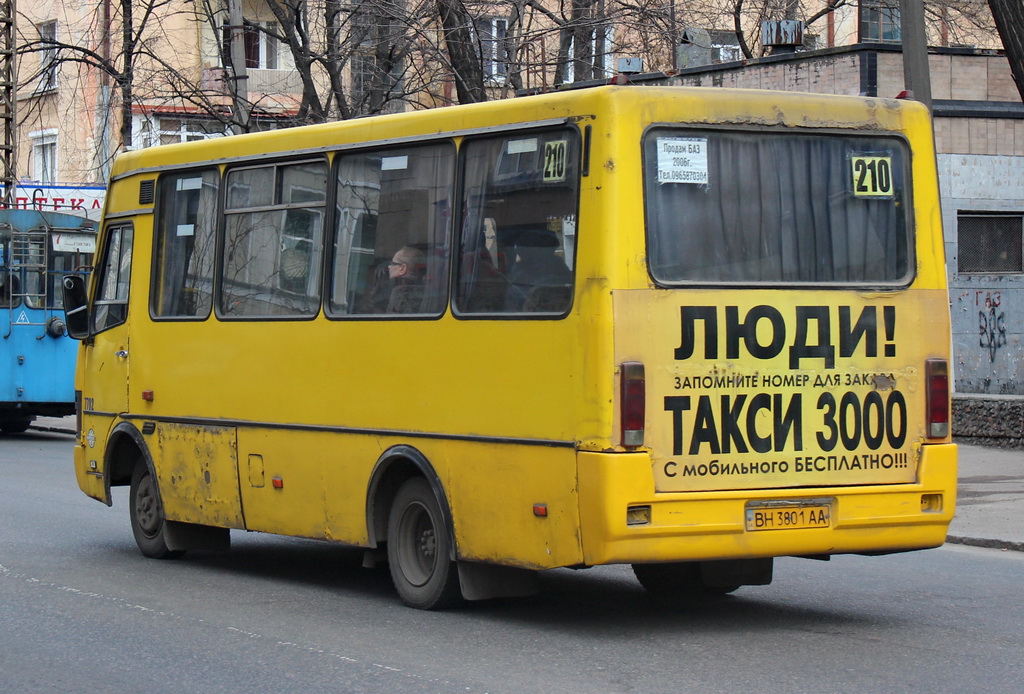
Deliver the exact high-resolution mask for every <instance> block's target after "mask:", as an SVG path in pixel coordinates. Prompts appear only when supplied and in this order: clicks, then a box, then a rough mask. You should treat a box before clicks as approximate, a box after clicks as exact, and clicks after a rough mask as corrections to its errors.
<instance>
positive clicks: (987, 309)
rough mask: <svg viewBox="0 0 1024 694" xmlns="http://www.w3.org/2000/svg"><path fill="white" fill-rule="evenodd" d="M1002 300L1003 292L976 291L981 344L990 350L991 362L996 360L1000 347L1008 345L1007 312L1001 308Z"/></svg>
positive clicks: (975, 300) (975, 301) (975, 297)
mask: <svg viewBox="0 0 1024 694" xmlns="http://www.w3.org/2000/svg"><path fill="white" fill-rule="evenodd" d="M1002 302H1003V297H1002V292H991V291H976V292H974V304H975V305H976V306H977V307H978V334H979V336H980V338H979V344H980V346H981V347H982V349H987V350H988V358H989V361H990V362H994V361H995V360H996V353H997V352H999V348H1000V347H1004V346H1005V345H1006V314H1005V313H1004V312H1003V311H1002V310H1001V309H1000V305H1001V304H1002Z"/></svg>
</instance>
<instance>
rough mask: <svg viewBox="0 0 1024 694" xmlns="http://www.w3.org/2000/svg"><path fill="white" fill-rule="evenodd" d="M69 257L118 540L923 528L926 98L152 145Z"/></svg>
mask: <svg viewBox="0 0 1024 694" xmlns="http://www.w3.org/2000/svg"><path fill="white" fill-rule="evenodd" d="M95 270H96V271H95V272H94V273H93V274H92V279H91V280H90V282H89V284H88V285H87V284H86V283H85V282H84V281H82V280H81V279H75V278H68V279H67V280H66V281H65V292H66V295H67V302H68V303H67V306H68V307H69V315H68V322H69V327H70V329H71V330H72V332H73V334H74V335H76V336H77V337H78V338H79V339H81V340H82V346H81V351H80V354H79V362H78V364H79V365H78V374H77V389H78V391H79V416H80V421H79V432H80V435H79V439H78V442H77V448H76V450H75V470H76V472H77V478H78V483H79V485H80V487H81V489H82V490H83V491H84V492H85V493H86V494H87V495H89V496H91V497H94V498H96V499H98V500H100V501H103V502H105V503H106V504H108V505H110V504H111V503H112V501H111V487H113V486H116V485H128V486H130V493H129V512H130V514H129V515H130V518H131V523H132V528H133V530H134V534H135V538H136V539H137V541H138V544H139V547H140V548H141V550H142V552H143V554H145V555H147V556H150V557H169V556H176V555H178V554H180V553H181V552H182V551H184V550H187V549H194V548H225V547H227V546H228V545H229V537H230V535H229V531H230V530H231V529H235V530H246V531H259V532H267V533H277V534H282V535H290V536H297V537H306V538H317V539H320V540H328V541H332V542H338V543H343V544H345V545H350V546H354V547H360V548H365V549H366V550H367V551H366V557H367V561H368V562H369V563H372V562H375V561H387V563H388V565H389V570H390V573H391V576H392V579H393V582H394V584H395V587H396V589H397V592H398V594H399V596H400V597H401V599H402V600H403V601H404V602H406V603H407V604H409V605H411V606H414V607H419V608H427V609H429V608H440V607H445V606H449V605H451V604H453V603H455V602H457V601H459V600H460V599H469V600H475V599H482V598H488V597H494V596H508V595H522V594H528V593H530V592H531V591H533V590H535V588H536V585H537V575H538V572H539V571H541V570H545V569H553V568H557V567H576V568H583V567H590V566H595V565H604V564H631V565H633V569H634V572H635V574H636V576H637V578H638V579H639V581H640V583H641V584H642V585H643V586H644V587H645V588H647V589H648V590H650V591H652V592H654V593H659V594H666V595H672V596H680V597H683V596H692V597H699V596H706V595H713V594H722V593H728V592H731V591H733V590H735V589H736V588H738V587H740V586H743V585H764V584H767V583H768V582H770V580H771V577H772V565H773V558H775V557H781V556H800V557H811V558H819V559H825V558H828V557H829V556H830V555H833V554H844V553H855V554H869V555H874V554H884V553H890V552H901V551H907V550H915V549H923V548H928V547H936V546H938V545H941V544H942V543H943V542H944V540H945V536H946V531H947V528H948V525H949V522H950V520H951V519H952V517H953V511H954V506H955V484H956V448H955V446H954V445H953V444H952V443H951V438H950V432H949V387H948V375H947V372H948V364H949V351H950V337H949V304H948V298H947V293H946V283H945V270H944V259H943V239H942V232H941V225H940V216H939V198H938V186H937V180H936V169H935V154H934V150H933V144H932V134H931V130H930V119H929V115H928V112H927V110H926V109H925V108H924V107H923V106H921V105H920V104H917V103H913V102H909V101H895V100H887V99H874V98H872V99H867V98H855V97H830V96H819V95H809V94H793V93H788V94H786V93H771V92H765V91H740V90H725V89H709V88H674V87H638V86H607V87H599V88H594V89H585V90H578V91H571V92H566V93H560V94H556V95H544V96H536V97H527V98H522V99H516V100H510V101H501V102H493V103H485V104H479V105H472V106H458V107H452V108H442V109H436V110H430V111H423V112H417V113H407V114H396V115H387V116H381V117H375V118H367V119H362V120H353V121H347V122H339V123H329V124H323V125H317V126H310V127H302V128H295V129H290V130H282V131H276V132H265V133H259V134H252V135H244V136H238V137H231V138H228V139H221V140H210V141H205V142H194V143H188V144H182V145H174V146H165V147H157V148H152V149H146V150H142V151H135V152H130V153H127V154H124V155H122V156H120V157H119V158H118V160H117V162H116V164H115V166H114V170H113V173H112V176H111V181H110V188H109V192H108V194H107V198H106V209H105V213H104V217H103V222H102V228H101V232H100V245H99V247H98V251H97V256H96V268H95Z"/></svg>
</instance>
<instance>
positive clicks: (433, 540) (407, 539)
mask: <svg viewBox="0 0 1024 694" xmlns="http://www.w3.org/2000/svg"><path fill="white" fill-rule="evenodd" d="M398 545H399V546H398V558H399V566H400V568H401V570H402V575H403V576H405V579H406V580H407V581H409V583H411V584H412V585H414V586H417V587H419V586H422V585H424V584H426V583H427V582H428V581H429V580H430V578H431V576H433V575H434V570H435V569H436V567H437V559H438V557H437V529H436V528H435V527H434V519H433V518H432V517H431V515H430V511H428V510H427V508H426V506H424V505H423V504H421V503H419V502H415V503H411V504H409V506H407V507H406V509H405V511H404V512H403V513H402V520H401V522H400V523H399V525H398Z"/></svg>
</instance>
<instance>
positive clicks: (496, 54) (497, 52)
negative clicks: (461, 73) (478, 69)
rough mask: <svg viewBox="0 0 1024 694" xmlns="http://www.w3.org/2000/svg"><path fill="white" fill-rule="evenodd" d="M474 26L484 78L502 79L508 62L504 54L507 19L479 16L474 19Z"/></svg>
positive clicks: (506, 72)
mask: <svg viewBox="0 0 1024 694" xmlns="http://www.w3.org/2000/svg"><path fill="white" fill-rule="evenodd" d="M475 26H476V35H477V38H478V39H479V40H480V52H481V56H480V57H481V58H482V64H483V69H484V79H489V80H493V81H501V80H504V79H505V76H506V75H508V62H507V56H506V54H505V39H506V38H507V37H508V20H507V19H505V18H504V17H481V18H479V19H477V20H476V24H475Z"/></svg>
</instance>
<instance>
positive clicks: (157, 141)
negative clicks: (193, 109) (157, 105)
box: [133, 115, 224, 149]
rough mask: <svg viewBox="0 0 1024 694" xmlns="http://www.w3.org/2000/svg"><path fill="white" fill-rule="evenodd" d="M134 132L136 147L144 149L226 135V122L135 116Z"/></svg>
mask: <svg viewBox="0 0 1024 694" xmlns="http://www.w3.org/2000/svg"><path fill="white" fill-rule="evenodd" d="M133 133H134V140H135V147H134V149H142V148H144V147H155V146H157V145H171V144H175V143H177V142H193V141H195V140H209V139H211V138H214V137H221V136H223V135H224V124H223V123H221V122H219V121H214V120H203V119H200V118H180V117H167V116H156V115H149V116H135V125H134V128H133Z"/></svg>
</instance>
